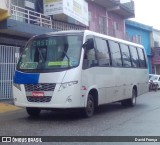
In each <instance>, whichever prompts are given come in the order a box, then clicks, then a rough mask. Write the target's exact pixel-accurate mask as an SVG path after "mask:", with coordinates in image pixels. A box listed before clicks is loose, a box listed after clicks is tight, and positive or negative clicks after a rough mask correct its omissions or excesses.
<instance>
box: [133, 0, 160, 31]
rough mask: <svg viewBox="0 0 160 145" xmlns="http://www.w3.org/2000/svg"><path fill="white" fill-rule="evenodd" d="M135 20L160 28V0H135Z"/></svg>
mask: <svg viewBox="0 0 160 145" xmlns="http://www.w3.org/2000/svg"><path fill="white" fill-rule="evenodd" d="M134 2H135V18H134V19H132V20H134V21H137V22H140V23H142V24H146V25H149V26H153V27H154V28H155V29H159V30H160V0H134Z"/></svg>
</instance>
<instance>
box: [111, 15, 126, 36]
mask: <svg viewBox="0 0 160 145" xmlns="http://www.w3.org/2000/svg"><path fill="white" fill-rule="evenodd" d="M108 17H109V19H108V29H109V31H113V36H115V37H117V38H121V39H124V32H125V20H124V19H123V18H122V17H121V16H119V15H117V14H115V13H114V12H108ZM115 25H117V26H115ZM111 33H112V32H111Z"/></svg>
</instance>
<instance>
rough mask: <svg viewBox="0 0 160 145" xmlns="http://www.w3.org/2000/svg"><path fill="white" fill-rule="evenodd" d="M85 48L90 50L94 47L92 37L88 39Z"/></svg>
mask: <svg viewBox="0 0 160 145" xmlns="http://www.w3.org/2000/svg"><path fill="white" fill-rule="evenodd" d="M82 47H83V48H85V49H86V50H90V49H93V48H94V41H93V39H92V38H90V39H88V40H87V41H86V42H85V43H84V44H83V45H82Z"/></svg>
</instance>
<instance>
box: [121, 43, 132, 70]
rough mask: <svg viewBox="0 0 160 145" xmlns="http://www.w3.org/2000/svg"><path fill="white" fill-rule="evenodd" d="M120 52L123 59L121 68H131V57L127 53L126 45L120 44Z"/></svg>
mask: <svg viewBox="0 0 160 145" xmlns="http://www.w3.org/2000/svg"><path fill="white" fill-rule="evenodd" d="M120 47H121V52H122V59H123V66H124V67H131V66H132V65H131V56H130V52H129V48H128V45H125V44H122V43H121V44H120Z"/></svg>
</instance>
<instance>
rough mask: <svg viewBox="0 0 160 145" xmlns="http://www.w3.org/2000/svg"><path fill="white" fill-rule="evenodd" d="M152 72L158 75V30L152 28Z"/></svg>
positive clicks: (159, 49) (159, 35) (159, 52)
mask: <svg viewBox="0 0 160 145" xmlns="http://www.w3.org/2000/svg"><path fill="white" fill-rule="evenodd" d="M151 54H152V73H153V74H158V75H160V30H157V29H153V32H152V35H151Z"/></svg>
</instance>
